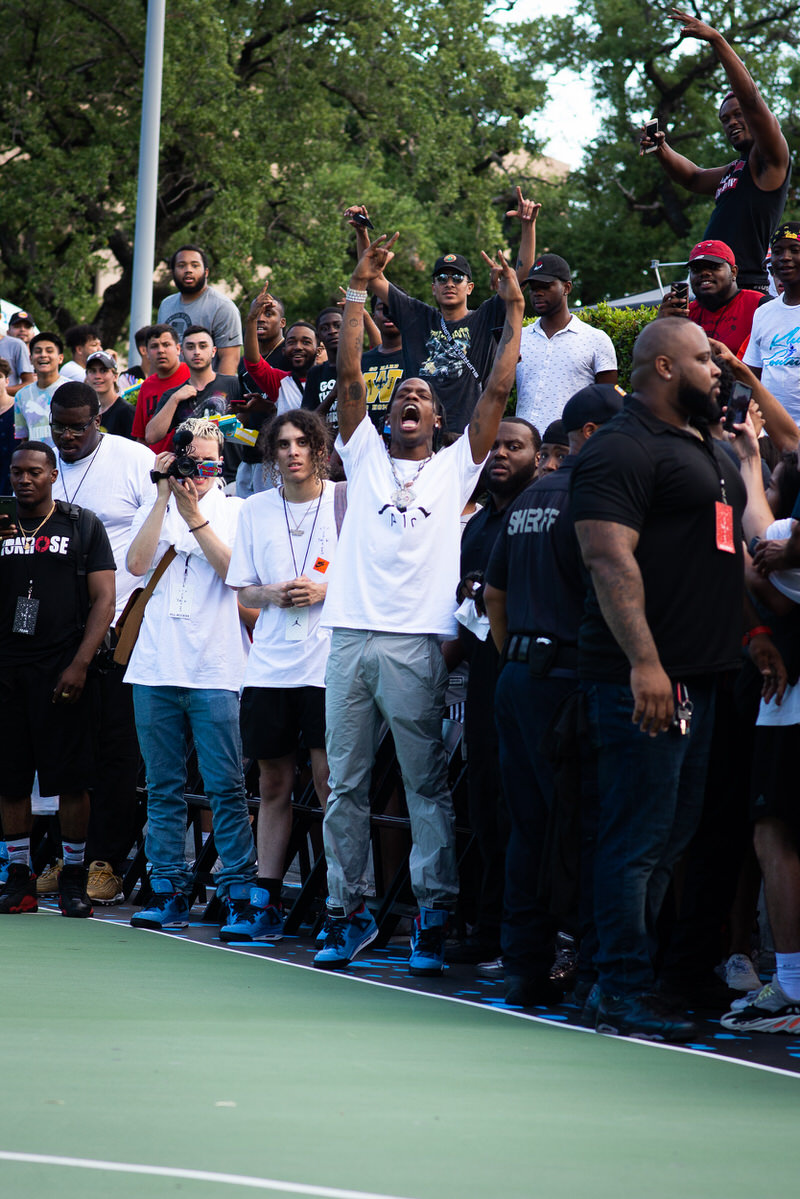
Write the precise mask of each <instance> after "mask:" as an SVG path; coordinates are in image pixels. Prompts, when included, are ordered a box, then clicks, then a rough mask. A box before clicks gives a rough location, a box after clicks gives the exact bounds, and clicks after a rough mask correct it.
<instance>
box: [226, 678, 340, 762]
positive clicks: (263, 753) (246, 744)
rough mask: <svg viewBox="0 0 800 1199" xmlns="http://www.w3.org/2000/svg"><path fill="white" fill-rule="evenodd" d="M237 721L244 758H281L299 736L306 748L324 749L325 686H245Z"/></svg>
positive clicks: (293, 747)
mask: <svg viewBox="0 0 800 1199" xmlns="http://www.w3.org/2000/svg"><path fill="white" fill-rule="evenodd" d="M239 724H240V727H241V730H242V750H243V752H244V756H245V757H246V758H251V759H255V758H261V759H263V760H265V761H270V760H271V759H273V758H285V757H286V755H287V754H291V753H294V751H295V750H296V749H297V744H298V741H299V740H300V738H301V736H302V740H303V744H304V745H305V747H306V749H324V748H325V688H324V687H245V689H244V691H243V692H242V704H241V709H240V712H239Z"/></svg>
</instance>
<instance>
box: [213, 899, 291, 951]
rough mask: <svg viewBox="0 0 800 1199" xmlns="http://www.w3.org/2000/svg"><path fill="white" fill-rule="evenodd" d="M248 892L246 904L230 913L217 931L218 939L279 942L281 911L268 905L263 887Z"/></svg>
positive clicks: (281, 928) (281, 931) (270, 904)
mask: <svg viewBox="0 0 800 1199" xmlns="http://www.w3.org/2000/svg"><path fill="white" fill-rule="evenodd" d="M249 891H250V895H249V899H248V902H247V903H246V905H245V906H244V908H242V909H239V910H234V911H233V912H232V913H231V916H230V919H228V920H227V921H226V922H225V924H223V926H222V928H221V929H220V930H219V935H220V937H221V938H222V940H223V941H280V940H281V938H282V937H283V921H284V916H283V911H282V910H281V909H280V908H277V907H275V905H274V904H272V903H270V901H269V891H267V889H266V888H265V887H250V888H249ZM234 902H237V903H238V901H234Z"/></svg>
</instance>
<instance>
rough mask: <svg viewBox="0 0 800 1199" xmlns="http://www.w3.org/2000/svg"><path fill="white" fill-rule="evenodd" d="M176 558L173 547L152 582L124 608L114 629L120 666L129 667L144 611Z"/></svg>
mask: <svg viewBox="0 0 800 1199" xmlns="http://www.w3.org/2000/svg"><path fill="white" fill-rule="evenodd" d="M176 556H177V552H176V550H175V546H174V545H171V546H170V547H169V549H168V550H167V552H166V553H165V554H164V557H163V558H162V559H161V561H160V562H159V564H158V566H157V567H156V568H155V570H154V571H153V573H152V575H151V576H150V582H149V583H148V584H147V586H146V587H137V588H136V590H135V591H134V592H132V594H131V597H130V599H129V600H128V602H127V604H126V605H125V607H124V608H123V610H122V612H121V614H120V618H119V620H118V621H117V623H116V625H115V628H114V631H115V633H116V634H117V646H116V649H115V650H114V661H115V662H116V663H117V664H118V665H119V666H127V665H128V661H129V659H130V656H131V654H132V653H133V647H134V645H135V644H136V638H137V637H138V636H139V630H140V629H141V627H142V620H143V619H144V610H145V608H146V607H147V603H148V600H149V599H150V596H151V595H152V594H153V592H154V591H155V589H156V587H157V586H158V580H159V579H160V578H161V576H162V575H163V573H164V571H165V570H166V569H167V567H168V566H169V564H170V562H171V561H172V560H173V558H175V557H176Z"/></svg>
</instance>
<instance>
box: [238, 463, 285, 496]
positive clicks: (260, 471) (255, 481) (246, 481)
mask: <svg viewBox="0 0 800 1199" xmlns="http://www.w3.org/2000/svg"><path fill="white" fill-rule="evenodd" d="M274 486H275V484H274V483H273V482H272V478H271V477H270V472H269V467H268V468H267V477H266V478H264V465H263V463H261V462H240V463H239V465H238V466H237V468H236V494H237V495H238V497H239V499H240V500H246V499H247V497H248V496H250V495H258V494H259V492H261V491H270V490H272V488H273V487H274Z"/></svg>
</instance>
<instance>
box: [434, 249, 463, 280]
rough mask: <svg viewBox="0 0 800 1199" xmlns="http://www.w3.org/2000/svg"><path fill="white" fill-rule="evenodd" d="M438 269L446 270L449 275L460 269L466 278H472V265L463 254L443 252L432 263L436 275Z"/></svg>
mask: <svg viewBox="0 0 800 1199" xmlns="http://www.w3.org/2000/svg"><path fill="white" fill-rule="evenodd" d="M440 271H448V272H449V273H450V274H451V275H452V273H453V271H460V272H461V274H462V275H466V276H467V278H468V279H471V278H472V267H471V266H470V265H469V263H468V262H467V260H466V258H465V257H464V255H463V254H443V255H442V256H441V258H437V259H436V262H435V263H434V264H433V274H434V275H438V274H439V272H440Z"/></svg>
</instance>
